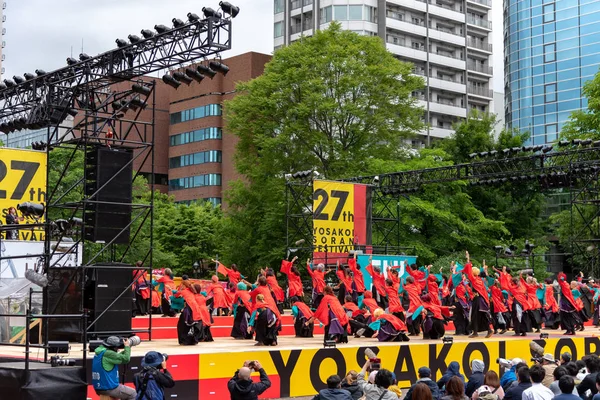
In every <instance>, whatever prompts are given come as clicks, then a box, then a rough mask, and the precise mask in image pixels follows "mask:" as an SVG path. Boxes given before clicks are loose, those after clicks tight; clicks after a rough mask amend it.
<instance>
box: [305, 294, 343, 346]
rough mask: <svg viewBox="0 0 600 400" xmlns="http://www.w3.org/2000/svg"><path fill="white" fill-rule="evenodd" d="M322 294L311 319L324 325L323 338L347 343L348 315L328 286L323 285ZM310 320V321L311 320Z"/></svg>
mask: <svg viewBox="0 0 600 400" xmlns="http://www.w3.org/2000/svg"><path fill="white" fill-rule="evenodd" d="M323 293H324V296H323V300H322V301H321V304H320V305H319V308H317V310H316V311H315V313H314V316H313V318H312V319H318V320H319V321H320V322H321V323H322V324H323V325H325V336H324V340H335V341H336V343H348V323H349V321H348V316H347V315H346V311H345V310H344V307H342V305H341V304H340V301H339V300H338V299H337V297H335V295H334V294H333V289H332V288H331V287H330V286H325V289H324V290H323ZM311 322H312V321H311Z"/></svg>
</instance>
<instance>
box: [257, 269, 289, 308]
mask: <svg viewBox="0 0 600 400" xmlns="http://www.w3.org/2000/svg"><path fill="white" fill-rule="evenodd" d="M260 272H261V273H263V274H264V275H265V276H266V277H267V285H268V286H269V289H271V292H272V293H273V298H274V299H275V301H276V302H277V309H278V310H279V313H280V314H283V302H284V301H285V292H284V291H283V289H282V288H281V286H279V282H277V276H276V275H275V271H273V270H272V269H271V268H267V269H266V270H261V271H260Z"/></svg>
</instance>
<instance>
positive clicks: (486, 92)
mask: <svg viewBox="0 0 600 400" xmlns="http://www.w3.org/2000/svg"><path fill="white" fill-rule="evenodd" d="M467 91H468V92H469V93H471V94H476V95H478V96H484V97H488V98H490V99H491V98H493V97H494V92H493V91H492V90H491V89H487V88H482V87H479V86H473V85H467Z"/></svg>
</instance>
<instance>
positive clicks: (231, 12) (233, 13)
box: [219, 1, 240, 18]
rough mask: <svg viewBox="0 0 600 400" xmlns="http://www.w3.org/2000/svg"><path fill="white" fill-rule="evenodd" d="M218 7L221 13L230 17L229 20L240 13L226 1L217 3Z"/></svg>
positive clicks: (238, 9) (237, 8)
mask: <svg viewBox="0 0 600 400" xmlns="http://www.w3.org/2000/svg"><path fill="white" fill-rule="evenodd" d="M219 7H221V10H223V13H225V14H229V15H231V18H235V17H236V16H237V15H238V14H239V13H240V8H239V7H236V6H234V5H232V4H231V3H230V2H228V1H221V2H219Z"/></svg>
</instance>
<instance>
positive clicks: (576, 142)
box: [571, 139, 581, 146]
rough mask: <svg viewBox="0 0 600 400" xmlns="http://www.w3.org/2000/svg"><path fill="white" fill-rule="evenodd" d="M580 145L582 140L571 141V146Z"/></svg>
mask: <svg viewBox="0 0 600 400" xmlns="http://www.w3.org/2000/svg"><path fill="white" fill-rule="evenodd" d="M579 143H581V139H573V140H571V144H572V145H573V146H578V145H579Z"/></svg>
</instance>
